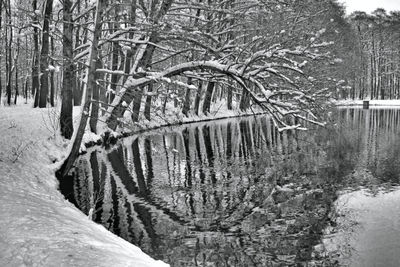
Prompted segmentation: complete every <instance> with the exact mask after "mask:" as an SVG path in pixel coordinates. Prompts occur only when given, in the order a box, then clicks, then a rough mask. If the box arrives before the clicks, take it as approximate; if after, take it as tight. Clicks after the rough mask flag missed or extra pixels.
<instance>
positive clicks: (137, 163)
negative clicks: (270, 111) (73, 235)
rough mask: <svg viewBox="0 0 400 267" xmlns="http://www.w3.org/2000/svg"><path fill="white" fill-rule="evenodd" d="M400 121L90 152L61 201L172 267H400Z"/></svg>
mask: <svg viewBox="0 0 400 267" xmlns="http://www.w3.org/2000/svg"><path fill="white" fill-rule="evenodd" d="M399 112H400V110H397V109H370V110H363V109H347V108H341V109H337V110H333V111H332V112H330V113H329V115H328V117H327V120H328V126H327V127H325V128H316V127H312V126H311V125H309V126H310V129H309V130H308V131H285V132H278V131H277V130H276V129H275V128H274V126H273V124H272V122H271V121H270V119H269V118H268V117H266V116H257V117H246V118H237V119H226V120H219V121H212V122H204V123H194V124H188V125H182V126H176V127H170V128H162V129H158V130H155V131H149V132H146V133H143V134H141V135H139V136H131V137H128V138H124V139H122V140H120V141H119V142H118V143H117V145H115V146H113V147H111V148H102V147H95V148H92V149H89V150H88V153H87V154H85V155H82V156H81V157H80V158H79V159H78V161H77V163H76V164H75V166H74V168H73V169H72V171H71V173H70V176H68V177H65V178H64V179H62V180H61V181H60V190H61V191H62V193H63V194H64V195H65V196H66V198H67V199H68V200H70V201H71V202H72V203H74V204H75V205H76V206H77V207H78V208H79V209H81V210H82V211H83V212H84V213H85V214H90V216H91V217H92V219H93V220H94V221H96V222H98V223H100V224H102V225H104V227H106V228H107V229H109V230H110V231H112V232H113V233H115V234H116V235H118V236H120V237H122V238H124V239H125V240H128V241H129V242H131V243H133V244H135V245H137V246H139V247H140V248H141V249H142V250H143V251H144V252H146V253H147V254H149V255H151V256H152V257H153V258H156V259H161V260H163V261H165V262H167V263H169V264H170V265H171V266H399V263H400V256H399V255H400V212H399V208H398V207H399V205H398V203H400V190H399V188H398V184H399V182H400V127H399V116H400V113H399Z"/></svg>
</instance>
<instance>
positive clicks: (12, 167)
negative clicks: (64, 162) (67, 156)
mask: <svg viewBox="0 0 400 267" xmlns="http://www.w3.org/2000/svg"><path fill="white" fill-rule="evenodd" d="M52 117H53V115H52V113H51V111H49V110H48V109H33V108H31V107H30V105H21V106H17V107H0V146H1V150H0V177H1V179H0V213H1V214H2V216H0V248H1V250H0V266H135V267H136V266H138V267H140V266H143V267H145V266H168V265H167V264H165V263H163V262H160V261H155V260H153V259H152V258H150V257H149V256H148V255H146V254H145V253H143V252H142V251H141V250H140V249H139V248H137V247H136V246H134V245H132V244H130V243H128V242H126V241H124V240H123V239H121V238H119V237H117V236H115V235H114V234H112V233H111V232H109V231H107V230H106V229H105V228H104V227H103V226H100V225H98V224H96V223H94V222H92V221H90V220H89V219H88V218H87V217H86V216H85V215H84V214H83V213H82V212H80V211H79V210H78V209H76V208H75V207H74V206H73V205H72V204H71V203H69V202H68V201H66V200H65V199H64V196H62V195H61V193H60V192H59V191H58V190H57V180H56V177H55V175H54V172H55V167H56V164H57V163H53V162H56V161H59V160H61V159H62V157H63V154H62V153H63V151H65V148H66V146H67V144H66V143H64V142H63V141H62V140H60V138H59V137H58V136H57V135H54V131H53V129H52V128H53V127H52V125H53V123H52V122H51V121H52Z"/></svg>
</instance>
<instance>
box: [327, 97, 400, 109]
mask: <svg viewBox="0 0 400 267" xmlns="http://www.w3.org/2000/svg"><path fill="white" fill-rule="evenodd" d="M365 100H368V101H369V106H370V108H371V106H372V107H373V106H377V107H380V108H383V107H394V106H400V99H387V100H369V99H365ZM363 101H364V100H352V99H346V100H337V101H334V104H335V105H336V106H361V107H362V105H363Z"/></svg>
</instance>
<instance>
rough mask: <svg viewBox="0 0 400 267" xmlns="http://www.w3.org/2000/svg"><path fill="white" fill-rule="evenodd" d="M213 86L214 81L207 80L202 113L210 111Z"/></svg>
mask: <svg viewBox="0 0 400 267" xmlns="http://www.w3.org/2000/svg"><path fill="white" fill-rule="evenodd" d="M214 87H215V82H208V84H207V89H206V94H205V96H204V102H203V114H208V113H210V107H211V98H212V95H213V92H214Z"/></svg>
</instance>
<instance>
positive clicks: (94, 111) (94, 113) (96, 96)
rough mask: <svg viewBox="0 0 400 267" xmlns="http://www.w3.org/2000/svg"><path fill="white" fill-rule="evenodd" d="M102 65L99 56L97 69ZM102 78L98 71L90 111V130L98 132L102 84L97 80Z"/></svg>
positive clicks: (95, 76)
mask: <svg viewBox="0 0 400 267" xmlns="http://www.w3.org/2000/svg"><path fill="white" fill-rule="evenodd" d="M101 67H102V62H101V59H100V57H98V58H97V61H96V69H100V68H101ZM100 78H101V74H100V73H98V72H96V73H95V75H94V80H95V83H96V85H95V86H94V87H93V88H92V90H93V95H92V96H93V98H92V100H93V101H92V108H91V112H90V121H89V125H90V131H92V132H93V133H97V129H96V128H97V121H98V119H99V108H100V103H99V101H100V85H99V83H98V82H97V81H98V80H99V79H100Z"/></svg>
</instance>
